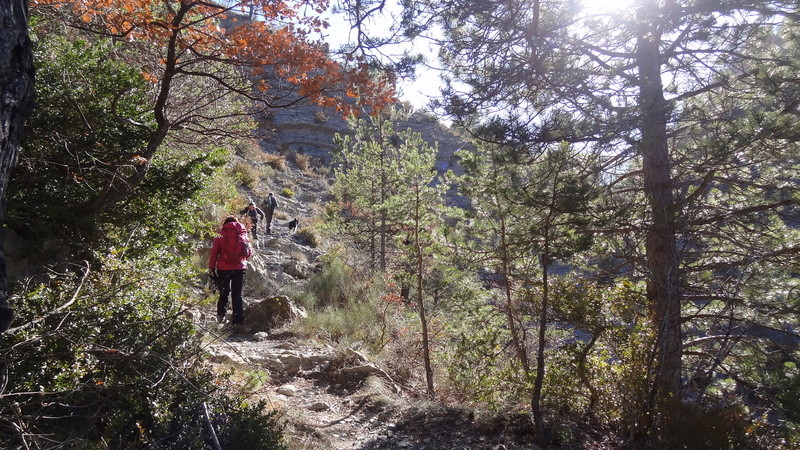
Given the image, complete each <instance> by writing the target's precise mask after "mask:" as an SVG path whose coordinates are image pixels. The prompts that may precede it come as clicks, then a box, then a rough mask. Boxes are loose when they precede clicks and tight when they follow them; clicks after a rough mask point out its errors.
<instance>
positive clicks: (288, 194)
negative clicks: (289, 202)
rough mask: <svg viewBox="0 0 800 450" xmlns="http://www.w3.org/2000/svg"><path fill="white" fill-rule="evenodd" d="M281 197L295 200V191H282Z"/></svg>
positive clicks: (285, 189)
mask: <svg viewBox="0 0 800 450" xmlns="http://www.w3.org/2000/svg"><path fill="white" fill-rule="evenodd" d="M281 195H283V196H284V197H286V198H294V191H293V190H291V189H290V188H288V187H285V188H283V189H281Z"/></svg>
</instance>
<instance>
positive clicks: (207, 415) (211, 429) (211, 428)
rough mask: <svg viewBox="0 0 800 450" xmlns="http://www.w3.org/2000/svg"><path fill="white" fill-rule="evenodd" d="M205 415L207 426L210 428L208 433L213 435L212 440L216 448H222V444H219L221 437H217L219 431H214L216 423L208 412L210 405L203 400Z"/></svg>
mask: <svg viewBox="0 0 800 450" xmlns="http://www.w3.org/2000/svg"><path fill="white" fill-rule="evenodd" d="M203 415H204V416H205V423H206V428H208V433H209V434H210V435H211V440H212V441H213V442H214V450H222V446H221V445H219V439H218V438H217V432H216V431H214V425H213V424H212V423H211V416H210V415H209V414H208V406H207V405H206V402H203Z"/></svg>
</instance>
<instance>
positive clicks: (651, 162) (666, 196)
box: [636, 2, 681, 430]
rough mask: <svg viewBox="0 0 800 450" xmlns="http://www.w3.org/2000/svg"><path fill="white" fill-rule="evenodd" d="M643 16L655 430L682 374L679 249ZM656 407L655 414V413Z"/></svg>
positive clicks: (665, 114)
mask: <svg viewBox="0 0 800 450" xmlns="http://www.w3.org/2000/svg"><path fill="white" fill-rule="evenodd" d="M649 3H650V4H649V5H647V4H645V5H643V6H642V9H641V10H640V11H639V15H640V16H644V15H646V14H658V9H657V5H656V2H649ZM641 19H645V17H640V21H641V23H644V24H649V25H644V26H643V28H642V30H640V32H639V37H638V39H637V55H636V56H637V66H638V69H639V80H640V86H639V87H640V92H639V108H640V113H641V133H642V142H641V148H640V151H641V154H642V165H643V177H644V192H645V195H646V197H647V201H648V204H649V213H650V218H649V219H650V225H649V228H648V230H647V232H646V242H645V257H646V269H647V298H648V301H649V304H650V308H651V311H652V316H653V320H654V325H655V327H656V333H657V334H656V342H655V352H654V355H655V356H654V361H653V365H652V373H651V383H652V384H651V393H650V396H649V398H648V399H647V403H646V411H645V413H646V417H648V418H649V421H648V422H649V423H648V425H649V426H650V428H651V430H653V429H655V427H657V426H658V421H659V420H658V416H659V414H657V410H660V408H662V407H668V405H669V404H670V403H671V402H674V401H678V400H679V398H680V397H679V394H680V380H681V327H680V323H681V320H680V314H681V311H680V297H679V290H678V267H679V260H678V256H677V253H676V242H675V230H674V222H675V220H674V214H675V210H674V208H675V202H674V198H673V192H672V176H671V163H670V158H669V150H668V148H667V120H668V118H669V115H670V112H671V108H670V106H669V104H668V103H667V102H666V101H665V100H664V93H663V85H662V81H661V54H660V50H659V44H660V42H661V35H660V32H659V30H658V27H657V25H654V24H657V23H658V20H656V18H652V19H648V20H641ZM654 413H655V414H654Z"/></svg>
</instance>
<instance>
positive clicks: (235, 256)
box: [220, 227, 253, 264]
mask: <svg viewBox="0 0 800 450" xmlns="http://www.w3.org/2000/svg"><path fill="white" fill-rule="evenodd" d="M221 247H222V249H221V252H220V253H221V254H220V259H221V260H222V261H224V262H226V263H228V264H239V263H240V262H241V261H244V260H246V259H248V258H250V256H252V255H253V251H252V250H251V249H250V240H249V239H247V233H246V232H244V230H240V229H239V228H236V227H229V228H223V229H222V246H221Z"/></svg>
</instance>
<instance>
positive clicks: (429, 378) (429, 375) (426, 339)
mask: <svg viewBox="0 0 800 450" xmlns="http://www.w3.org/2000/svg"><path fill="white" fill-rule="evenodd" d="M416 195H417V198H416V199H415V200H416V201H415V202H414V207H415V210H416V211H415V212H414V248H415V249H416V252H417V261H416V262H417V307H418V308H419V321H420V326H421V327H422V357H423V362H424V364H425V381H426V382H427V384H428V397H429V398H430V399H433V398H435V396H436V391H435V390H434V385H433V365H431V347H430V345H431V344H430V336H429V334H428V319H427V317H426V316H425V298H424V296H423V295H422V270H423V268H424V267H423V263H424V261H423V257H422V243H421V242H420V236H419V235H420V233H421V231H420V220H419V218H420V215H421V214H422V212H421V211H420V206H421V202H422V199H420V198H419V189H417V192H416Z"/></svg>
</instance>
